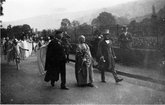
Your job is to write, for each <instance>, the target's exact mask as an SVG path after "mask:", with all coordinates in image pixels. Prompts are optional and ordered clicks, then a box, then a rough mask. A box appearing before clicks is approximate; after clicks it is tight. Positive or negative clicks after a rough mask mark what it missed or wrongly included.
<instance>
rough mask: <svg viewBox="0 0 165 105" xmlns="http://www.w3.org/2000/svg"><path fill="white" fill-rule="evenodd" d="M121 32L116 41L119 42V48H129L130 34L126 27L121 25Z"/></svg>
mask: <svg viewBox="0 0 165 105" xmlns="http://www.w3.org/2000/svg"><path fill="white" fill-rule="evenodd" d="M122 31H123V32H122V33H121V34H120V36H119V38H118V41H119V43H120V48H122V49H130V48H131V42H132V35H131V34H130V33H129V32H128V27H127V26H123V28H122Z"/></svg>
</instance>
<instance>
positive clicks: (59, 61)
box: [45, 31, 68, 90]
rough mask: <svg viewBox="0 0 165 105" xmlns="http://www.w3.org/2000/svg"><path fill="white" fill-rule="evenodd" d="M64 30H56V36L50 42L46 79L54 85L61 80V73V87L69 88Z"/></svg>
mask: <svg viewBox="0 0 165 105" xmlns="http://www.w3.org/2000/svg"><path fill="white" fill-rule="evenodd" d="M62 37H63V32H62V31H56V36H55V38H54V39H53V40H52V41H51V42H50V43H49V44H48V49H47V53H46V63H45V70H46V71H47V72H46V76H45V81H46V82H49V81H51V85H52V86H54V83H55V81H58V80H59V74H60V76H61V89H65V90H68V88H67V87H66V86H65V84H66V67H65V66H66V65H65V64H66V56H65V51H64V47H63V45H62V41H61V39H62Z"/></svg>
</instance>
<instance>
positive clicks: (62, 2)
mask: <svg viewBox="0 0 165 105" xmlns="http://www.w3.org/2000/svg"><path fill="white" fill-rule="evenodd" d="M131 1H135V0H6V1H5V2H4V3H3V4H2V6H3V13H4V16H1V17H0V20H2V21H5V22H7V21H14V20H20V19H24V18H29V17H35V16H39V15H45V14H55V13H61V12H63V13H64V12H66V13H67V12H77V11H84V10H92V9H100V8H104V7H111V6H115V5H118V4H121V3H127V2H131Z"/></svg>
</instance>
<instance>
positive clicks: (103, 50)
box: [98, 30, 123, 83]
mask: <svg viewBox="0 0 165 105" xmlns="http://www.w3.org/2000/svg"><path fill="white" fill-rule="evenodd" d="M98 56H99V58H100V62H99V63H100V65H101V67H100V69H101V81H102V82H104V83H105V82H106V81H105V71H106V70H108V71H110V72H112V74H113V76H114V79H115V81H116V83H118V82H121V81H122V80H123V79H121V78H118V76H117V73H116V70H115V60H114V59H115V58H116V56H115V53H114V50H113V48H112V39H111V38H110V33H109V30H105V32H104V33H103V40H101V41H100V42H99V45H98Z"/></svg>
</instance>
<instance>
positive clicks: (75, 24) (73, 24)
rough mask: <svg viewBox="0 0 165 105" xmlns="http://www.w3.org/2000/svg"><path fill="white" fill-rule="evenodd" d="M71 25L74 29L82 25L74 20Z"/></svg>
mask: <svg viewBox="0 0 165 105" xmlns="http://www.w3.org/2000/svg"><path fill="white" fill-rule="evenodd" d="M71 25H72V27H78V26H79V25H80V23H79V21H77V20H73V21H72V23H71Z"/></svg>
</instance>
